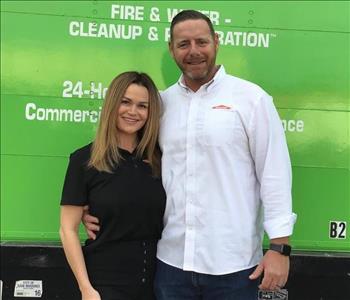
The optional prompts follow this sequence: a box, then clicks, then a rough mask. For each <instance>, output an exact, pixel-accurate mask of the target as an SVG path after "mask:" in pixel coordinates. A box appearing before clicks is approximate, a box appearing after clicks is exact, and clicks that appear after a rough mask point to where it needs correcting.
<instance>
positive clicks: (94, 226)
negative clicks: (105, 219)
mask: <svg viewBox="0 0 350 300" xmlns="http://www.w3.org/2000/svg"><path fill="white" fill-rule="evenodd" d="M81 221H82V222H83V224H84V227H85V230H86V233H87V235H88V237H89V238H90V239H93V240H94V239H96V234H95V232H96V231H99V230H100V226H99V225H98V219H97V218H96V217H94V216H91V215H89V206H88V205H86V206H84V213H83V217H82V219H81Z"/></svg>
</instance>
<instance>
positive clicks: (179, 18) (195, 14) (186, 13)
mask: <svg viewBox="0 0 350 300" xmlns="http://www.w3.org/2000/svg"><path fill="white" fill-rule="evenodd" d="M187 20H204V21H205V22H207V24H208V26H209V29H210V34H211V35H212V37H213V38H214V37H215V30H214V26H213V24H212V22H211V21H210V19H209V18H208V17H207V16H206V15H204V14H202V13H201V12H199V11H197V10H192V9H189V10H183V11H180V12H179V13H178V14H177V15H176V16H175V17H174V18H173V20H172V21H171V24H170V41H172V40H173V33H174V27H175V25H176V24H178V23H180V22H183V21H187Z"/></svg>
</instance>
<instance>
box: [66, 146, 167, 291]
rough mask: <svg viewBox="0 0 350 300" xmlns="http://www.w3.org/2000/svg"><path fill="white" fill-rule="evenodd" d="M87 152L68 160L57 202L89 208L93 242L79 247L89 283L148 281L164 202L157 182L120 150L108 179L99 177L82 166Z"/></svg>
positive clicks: (145, 166)
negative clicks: (94, 220) (95, 221)
mask: <svg viewBox="0 0 350 300" xmlns="http://www.w3.org/2000/svg"><path fill="white" fill-rule="evenodd" d="M90 151H91V144H89V145H87V146H85V147H83V148H81V149H78V150H77V151H75V152H74V153H72V154H71V156H70V161H69V165H68V169H67V173H66V178H65V182H64V187H63V192H62V199H61V205H78V206H84V205H89V212H90V214H91V215H93V216H96V217H97V218H98V219H99V225H100V231H99V232H98V233H97V237H96V240H91V239H88V240H86V242H85V246H84V247H83V251H84V256H85V260H86V264H87V267H88V272H89V276H90V279H92V281H94V282H95V284H97V285H98V284H102V285H105V284H112V283H115V282H117V283H118V282H119V283H121V284H134V283H135V281H136V282H137V283H141V284H144V283H145V282H147V281H150V280H153V275H154V274H153V273H154V263H155V254H156V242H157V240H159V239H160V237H161V232H162V229H163V214H164V209H165V200H166V196H165V191H164V189H163V186H162V183H161V179H160V178H156V177H154V176H153V175H152V170H151V167H150V166H149V164H148V163H146V162H145V161H143V160H142V159H140V158H137V157H136V154H135V153H130V152H128V151H126V150H123V149H119V151H120V153H121V155H122V158H123V159H121V161H120V163H119V164H118V165H117V166H115V168H114V169H113V173H107V172H99V171H97V170H96V169H95V168H89V167H88V166H87V163H88V161H89V159H90ZM146 267H147V268H146ZM107 270H108V271H107ZM108 272H110V275H109V273H108ZM123 272H124V273H123Z"/></svg>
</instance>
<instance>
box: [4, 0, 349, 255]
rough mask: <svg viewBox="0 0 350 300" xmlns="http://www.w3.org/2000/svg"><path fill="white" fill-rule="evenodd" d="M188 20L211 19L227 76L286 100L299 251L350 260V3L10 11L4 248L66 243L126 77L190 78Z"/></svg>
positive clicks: (22, 6)
mask: <svg viewBox="0 0 350 300" xmlns="http://www.w3.org/2000/svg"><path fill="white" fill-rule="evenodd" d="M186 8H191V9H199V10H202V11H204V12H205V13H206V14H208V15H209V16H210V17H211V18H212V20H213V22H214V24H215V29H216V31H217V32H218V34H219V39H220V43H221V45H220V49H219V54H218V63H221V64H224V65H225V68H226V71H227V72H229V73H230V74H233V75H235V76H238V77H241V78H244V79H247V80H250V81H252V82H255V83H257V84H259V85H260V86H262V87H263V88H264V89H265V90H266V91H267V92H268V93H269V94H271V95H272V96H273V97H274V102H275V104H276V106H277V108H278V111H279V114H280V117H281V119H282V123H283V126H284V128H285V131H286V135H287V140H288V147H289V150H290V155H291V160H292V165H293V205H294V211H295V212H296V213H297V214H298V221H297V223H296V226H295V232H294V235H293V238H292V244H293V246H294V248H295V249H299V250H308V251H336V252H348V253H350V237H349V232H350V229H349V228H348V226H349V225H350V191H349V189H350V188H349V187H350V136H349V128H350V114H349V112H350V95H349V82H350V78H349V73H350V71H349V70H350V58H349V53H350V51H349V50H350V49H349V46H350V26H349V11H350V4H349V2H345V1H344V2H341V1H337V2H333V1H310V2H308V1H304V2H295V1H288V2H285V1H248V2H246V1H234V2H233V1H215V2H214V1H207V2H206V1H187V2H182V1H157V2H154V1H122V2H119V1H118V2H115V1H113V2H109V1H1V53H2V54H1V55H2V57H1V62H2V63H1V240H2V241H16V240H17V241H18V240H19V241H23V242H42V241H44V242H50V241H55V242H57V241H58V240H59V238H58V226H59V201H60V194H61V188H62V184H63V180H64V174H65V170H66V166H67V163H68V156H69V153H71V152H72V151H73V150H74V149H76V148H78V147H80V146H82V145H84V144H86V143H88V142H90V141H91V140H92V139H93V136H94V133H95V130H96V127H97V121H98V116H99V112H100V109H101V105H102V99H103V97H104V94H105V92H106V88H107V86H108V84H109V82H110V81H111V80H112V79H113V77H115V76H116V75H117V74H119V73H121V72H123V71H126V70H139V71H145V72H147V73H149V74H150V75H151V76H152V78H154V80H155V82H156V84H157V86H158V88H159V89H160V90H163V89H165V88H166V87H167V86H169V85H171V84H172V83H174V82H175V81H176V80H177V79H178V77H179V75H180V73H179V70H178V68H177V66H176V65H175V63H174V62H173V60H172V58H171V57H170V55H169V53H168V48H167V38H168V30H169V20H170V18H171V16H172V15H173V14H174V13H175V12H176V11H177V10H178V9H186ZM127 11H128V12H129V14H128V13H127ZM346 229H347V230H346ZM81 234H82V238H84V234H83V231H81Z"/></svg>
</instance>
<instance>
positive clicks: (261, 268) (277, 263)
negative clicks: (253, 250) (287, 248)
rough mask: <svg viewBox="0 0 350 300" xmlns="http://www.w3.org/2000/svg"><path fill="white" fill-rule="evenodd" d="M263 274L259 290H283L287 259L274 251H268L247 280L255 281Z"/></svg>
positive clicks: (287, 270) (285, 281)
mask: <svg viewBox="0 0 350 300" xmlns="http://www.w3.org/2000/svg"><path fill="white" fill-rule="evenodd" d="M263 272H264V277H263V280H262V282H261V284H260V285H259V288H260V289H262V290H270V291H275V290H278V289H280V288H283V287H284V286H285V284H286V283H287V279H288V273H289V257H288V256H284V255H282V254H280V253H278V252H276V251H273V250H268V251H267V252H266V253H265V255H264V257H263V259H262V260H261V262H260V264H259V265H258V266H257V267H256V269H255V271H254V272H253V273H252V274H251V275H250V276H249V278H250V279H252V280H254V279H257V278H258V277H259V276H261V274H262V273H263Z"/></svg>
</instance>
